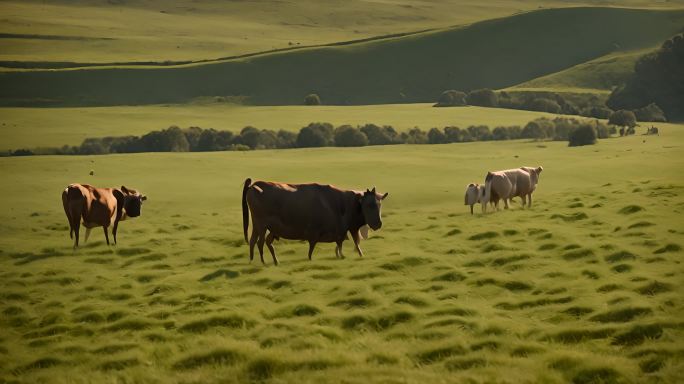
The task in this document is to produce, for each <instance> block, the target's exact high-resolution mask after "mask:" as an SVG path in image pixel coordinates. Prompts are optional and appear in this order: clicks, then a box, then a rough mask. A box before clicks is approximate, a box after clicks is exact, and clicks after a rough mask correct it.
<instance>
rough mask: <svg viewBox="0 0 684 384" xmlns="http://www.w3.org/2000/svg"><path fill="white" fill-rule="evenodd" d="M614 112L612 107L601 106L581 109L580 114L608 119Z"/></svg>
mask: <svg viewBox="0 0 684 384" xmlns="http://www.w3.org/2000/svg"><path fill="white" fill-rule="evenodd" d="M612 113H613V110H612V109H610V108H607V107H600V106H593V107H585V108H582V110H581V111H580V115H582V116H586V117H595V118H597V119H607V118H609V117H610V115H611V114H612Z"/></svg>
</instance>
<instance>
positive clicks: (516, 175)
mask: <svg viewBox="0 0 684 384" xmlns="http://www.w3.org/2000/svg"><path fill="white" fill-rule="evenodd" d="M542 170H543V168H542V167H536V168H535V167H520V168H516V169H506V170H503V171H496V172H488V173H487V177H486V178H485V187H484V193H483V194H482V196H481V198H480V203H482V210H483V211H486V210H487V203H489V202H492V203H495V204H496V207H497V208H498V200H499V199H503V201H504V208H505V209H508V200H510V199H512V198H514V197H516V196H520V198H521V199H522V201H523V207H524V206H525V202H526V200H527V206H528V207H531V206H532V192H534V190H535V189H536V188H537V183H538V182H539V174H540V173H541V172H542Z"/></svg>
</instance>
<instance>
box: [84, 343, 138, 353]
mask: <svg viewBox="0 0 684 384" xmlns="http://www.w3.org/2000/svg"><path fill="white" fill-rule="evenodd" d="M137 347H138V345H137V344H112V345H105V346H103V347H100V348H97V349H94V350H93V351H92V352H93V353H95V354H97V355H113V354H115V353H119V352H124V351H128V350H131V349H133V348H137Z"/></svg>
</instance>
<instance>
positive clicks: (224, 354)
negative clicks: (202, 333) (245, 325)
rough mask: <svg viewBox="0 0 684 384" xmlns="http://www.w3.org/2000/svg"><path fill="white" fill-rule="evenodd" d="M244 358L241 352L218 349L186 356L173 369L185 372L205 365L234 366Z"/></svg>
mask: <svg viewBox="0 0 684 384" xmlns="http://www.w3.org/2000/svg"><path fill="white" fill-rule="evenodd" d="M244 358H245V356H244V355H243V354H242V353H241V352H237V351H234V350H231V349H225V348H218V349H214V350H212V351H211V352H207V353H198V354H192V355H189V356H186V357H184V358H182V359H180V360H178V361H177V362H175V363H174V364H173V368H174V369H178V370H186V369H196V368H200V367H203V366H206V365H211V366H216V365H234V364H235V363H237V362H239V361H242V360H244Z"/></svg>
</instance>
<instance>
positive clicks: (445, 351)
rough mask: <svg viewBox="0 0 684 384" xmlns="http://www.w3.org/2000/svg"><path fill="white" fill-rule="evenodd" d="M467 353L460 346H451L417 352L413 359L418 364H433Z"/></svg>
mask: <svg viewBox="0 0 684 384" xmlns="http://www.w3.org/2000/svg"><path fill="white" fill-rule="evenodd" d="M466 353H468V351H467V350H466V349H465V348H464V347H463V346H462V345H460V344H452V345H447V346H441V347H437V348H432V349H427V350H424V351H422V352H418V353H416V354H415V355H414V356H413V359H414V360H415V361H416V362H417V363H418V364H433V363H436V362H438V361H442V360H444V359H446V358H448V357H451V356H460V355H465V354H466Z"/></svg>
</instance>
